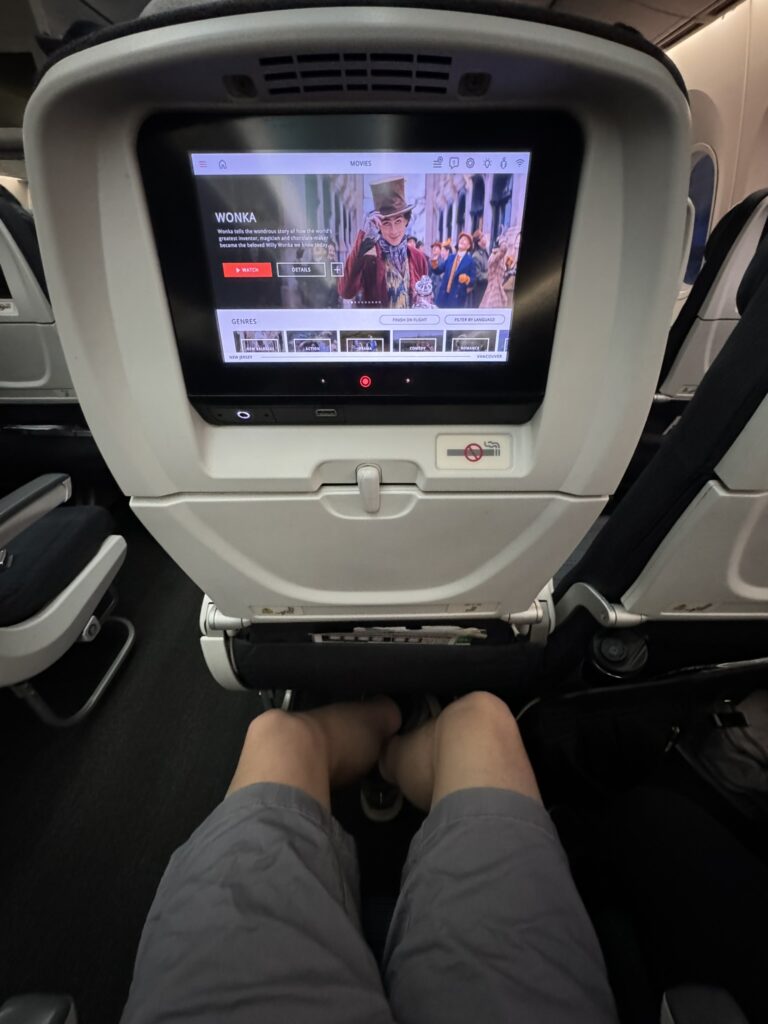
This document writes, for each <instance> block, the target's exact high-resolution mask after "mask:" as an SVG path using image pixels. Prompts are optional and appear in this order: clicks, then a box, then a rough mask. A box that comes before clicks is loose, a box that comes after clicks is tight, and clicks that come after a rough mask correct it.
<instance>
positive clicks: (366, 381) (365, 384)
mask: <svg viewBox="0 0 768 1024" xmlns="http://www.w3.org/2000/svg"><path fill="white" fill-rule="evenodd" d="M358 384H359V385H360V387H361V388H369V387H370V386H371V384H373V381H372V380H371V378H370V377H369V376H368V374H367V373H364V374H363V376H362V377H361V378H360V380H359V381H358Z"/></svg>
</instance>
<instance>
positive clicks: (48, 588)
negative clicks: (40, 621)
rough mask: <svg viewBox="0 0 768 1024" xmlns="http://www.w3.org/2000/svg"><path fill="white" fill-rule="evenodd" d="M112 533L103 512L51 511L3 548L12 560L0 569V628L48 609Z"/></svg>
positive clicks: (86, 508)
mask: <svg viewBox="0 0 768 1024" xmlns="http://www.w3.org/2000/svg"><path fill="white" fill-rule="evenodd" d="M115 532H116V530H115V528H114V525H113V523H112V517H111V516H110V514H109V512H107V510H106V509H103V508H99V507H94V506H90V505H88V506H75V507H72V508H57V509H54V510H53V512H49V513H48V515H46V516H43V518H42V519H40V520H38V522H36V523H33V524H32V526H30V527H29V528H28V529H26V530H25V531H24V532H23V533H22V534H19V536H18V537H16V538H15V540H12V541H11V543H10V544H9V545H8V549H7V550H8V552H9V553H10V554H11V555H12V556H13V560H12V562H11V565H10V567H9V568H7V569H0V626H13V625H16V624H17V623H20V622H24V621H25V620H26V619H29V618H31V617H32V616H33V615H36V614H37V613H38V612H39V611H41V610H42V609H43V608H45V606H46V605H48V604H50V603H51V601H53V599H54V598H55V597H56V596H57V595H58V594H60V593H61V591H62V590H64V589H65V588H66V587H67V586H68V585H69V584H70V583H71V582H72V580H73V579H74V578H75V576H77V574H78V573H79V572H81V570H82V569H84V568H85V566H86V565H87V564H88V562H90V560H91V559H92V558H93V556H94V555H95V554H96V552H97V551H98V550H99V548H100V547H101V545H102V543H103V542H104V540H105V538H106V537H108V536H109V535H110V534H112V533H115Z"/></svg>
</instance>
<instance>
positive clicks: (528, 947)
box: [122, 783, 617, 1024]
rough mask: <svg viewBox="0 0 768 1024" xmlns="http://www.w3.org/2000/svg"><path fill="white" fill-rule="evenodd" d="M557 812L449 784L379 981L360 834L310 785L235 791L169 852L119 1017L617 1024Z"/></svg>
mask: <svg viewBox="0 0 768 1024" xmlns="http://www.w3.org/2000/svg"><path fill="white" fill-rule="evenodd" d="M616 1020H617V1018H616V1011H615V1009H614V1005H613V999H612V996H611V992H610V989H609V987H608V981H607V978H606V974H605V967H604V965H603V960H602V956H601V954H600V949H599V947H598V944H597V940H596V938H595V935H594V932H593V930H592V926H591V924H590V922H589V919H588V917H587V914H586V912H585V910H584V907H583V905H582V903H581V900H580V899H579V896H578V894H577V892H576V889H575V887H574V884H573V880H572V879H571V875H570V872H569V870H568V863H567V861H566V858H565V854H564V852H563V849H562V847H561V846H560V843H559V841H558V838H557V835H556V833H555V829H554V826H553V824H552V821H551V819H550V817H549V815H548V814H547V812H546V811H545V810H544V808H543V807H542V806H541V804H539V803H537V802H536V801H534V800H531V799H530V798H529V797H526V796H522V795H521V794H519V793H512V792H509V791H506V790H500V789H470V790H464V791H463V792H459V793H454V794H452V795H451V796H448V797H446V798H445V799H444V800H441V801H440V803H438V804H437V806H436V807H434V808H433V809H432V811H431V812H430V814H429V816H428V817H427V819H426V821H425V822H424V824H423V826H422V827H421V829H420V831H419V832H418V833H417V835H416V836H415V838H414V840H413V843H412V844H411V849H410V852H409V855H408V860H407V863H406V866H405V870H404V873H403V883H402V890H401V893H400V898H399V900H398V903H397V907H396V909H395V913H394V918H393V920H392V926H391V929H390V933H389V937H388V940H387V945H386V950H385V956H384V968H383V978H382V976H381V975H380V974H379V969H378V967H377V965H376V962H375V960H374V958H373V955H372V953H371V952H370V950H369V949H368V947H367V946H366V944H365V941H364V939H363V936H362V933H361V929H360V918H359V908H358V869H357V860H356V855H355V848H354V843H353V840H352V838H351V837H350V836H349V835H347V834H346V833H345V832H344V831H343V829H342V828H341V826H340V825H339V824H338V822H337V821H335V820H334V819H333V818H332V817H331V815H330V814H328V812H327V811H326V810H325V809H324V808H323V807H321V806H320V804H318V803H316V801H314V800H313V799H312V798H311V797H309V796H308V795H307V794H305V793H303V792H301V791H300V790H297V789H292V788H291V787H288V786H280V785H275V784H271V783H261V784H259V785H255V786H249V787H248V788H246V789H243V790H240V791H239V792H237V793H235V794H234V795H232V796H231V797H228V798H227V799H226V800H225V801H224V802H223V803H222V804H221V805H220V806H219V807H217V808H216V810H215V811H214V812H213V813H212V814H211V815H210V817H209V818H208V819H207V820H206V821H205V822H204V823H203V824H202V825H201V826H200V828H199V829H198V830H197V831H196V832H195V833H194V835H193V836H192V837H191V838H190V839H189V841H188V842H187V843H186V844H185V845H184V846H182V847H181V849H179V850H178V851H177V852H176V853H175V854H174V856H173V858H172V859H171V862H170V864H169V866H168V869H167V871H166V873H165V876H164V877H163V880H162V882H161V883H160V887H159V889H158V891H157V895H156V897H155V901H154V903H153V905H152V908H151V910H150V913H149V917H148V919H147V923H146V926H145V928H144V934H143V935H142V939H141V943H140V945H139V951H138V956H137V960H136V968H135V973H134V978H133V984H132V986H131V992H130V996H129V999H128V1004H127V1006H126V1008H125V1012H124V1015H123V1018H122V1024H160V1022H162V1024H169V1022H184V1024H326V1022H327V1024H344V1022H350V1024H353V1022H354V1024H393V1022H394V1021H398V1022H399V1024H453V1022H456V1024H459V1022H461V1024H467V1022H478V1024H501V1022H507V1021H509V1022H513V1021H514V1022H516V1024H566V1022H567V1024H608V1022H610V1024H615V1022H616Z"/></svg>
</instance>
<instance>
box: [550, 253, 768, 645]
mask: <svg viewBox="0 0 768 1024" xmlns="http://www.w3.org/2000/svg"><path fill="white" fill-rule="evenodd" d="M736 302H737V307H738V312H739V315H740V320H739V322H738V324H737V326H736V328H735V329H734V331H733V333H732V334H731V336H730V338H729V339H728V342H727V344H726V345H725V346H724V348H723V349H722V350H721V352H720V355H719V356H718V357H717V359H716V360H715V362H714V363H713V364H712V367H711V368H710V370H709V372H708V373H707V374H706V376H705V377H704V379H703V381H702V383H701V385H700V386H699V388H698V389H697V391H696V394H695V395H694V397H693V398H692V399H691V402H690V404H689V405H688V406H687V408H686V411H685V412H684V414H683V416H682V417H681V418H680V420H679V422H678V423H677V425H676V426H675V428H674V430H672V431H671V432H670V434H669V435H668V436H667V437H666V438H665V440H664V443H663V444H662V446H661V448H660V450H659V452H658V453H657V455H656V456H655V457H654V459H653V460H652V461H651V462H650V463H649V465H648V466H647V467H646V469H645V470H644V472H643V473H642V474H641V476H640V477H639V478H638V480H637V481H636V483H635V484H634V485H633V487H632V488H631V489H630V490H629V491H628V492H627V494H626V495H625V497H624V499H623V501H622V502H621V503H620V504H619V505H618V506H617V508H616V510H615V511H614V513H613V515H612V516H611V517H610V518H609V519H608V521H607V522H606V524H605V526H604V527H603V529H602V530H601V532H600V534H599V535H598V536H597V538H596V539H595V541H594V542H593V543H592V545H591V546H590V548H589V550H588V551H587V552H586V554H585V555H584V557H583V558H582V560H581V561H580V562H579V563H578V564H577V565H576V566H575V567H574V568H572V569H571V570H570V571H569V573H568V574H567V575H566V576H565V578H564V579H563V580H562V581H561V582H560V583H559V584H558V587H557V590H556V592H555V599H556V601H557V605H556V614H557V619H558V623H559V622H562V621H564V620H565V619H566V618H567V617H568V616H569V615H570V613H571V612H572V611H574V610H575V609H576V608H577V607H586V608H588V609H589V610H590V611H591V612H592V614H593V615H594V616H595V618H597V619H598V621H599V622H600V623H601V624H602V625H603V626H608V627H611V626H625V627H626V626H632V625H638V624H640V623H642V622H643V621H645V620H680V621H696V620H706V619H710V620H712V619H722V620H728V619H733V620H739V619H764V618H768V558H767V557H766V552H767V551H768V543H766V540H767V539H768V446H766V444H765V438H766V436H768V397H766V396H767V395H768V347H766V345H765V334H766V325H768V237H766V238H764V239H763V240H762V242H761V243H760V245H759V246H758V248H757V251H756V252H755V254H754V256H753V257H752V260H751V261H750V264H749V266H748V268H747V270H746V272H745V274H744V276H743V278H742V281H741V284H740V286H739V288H738V290H737V297H736Z"/></svg>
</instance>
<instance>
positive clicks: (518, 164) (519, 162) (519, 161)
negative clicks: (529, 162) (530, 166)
mask: <svg viewBox="0 0 768 1024" xmlns="http://www.w3.org/2000/svg"><path fill="white" fill-rule="evenodd" d="M515 163H516V164H517V166H518V167H522V166H523V164H524V163H525V160H523V158H522V157H520V159H519V160H515Z"/></svg>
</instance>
